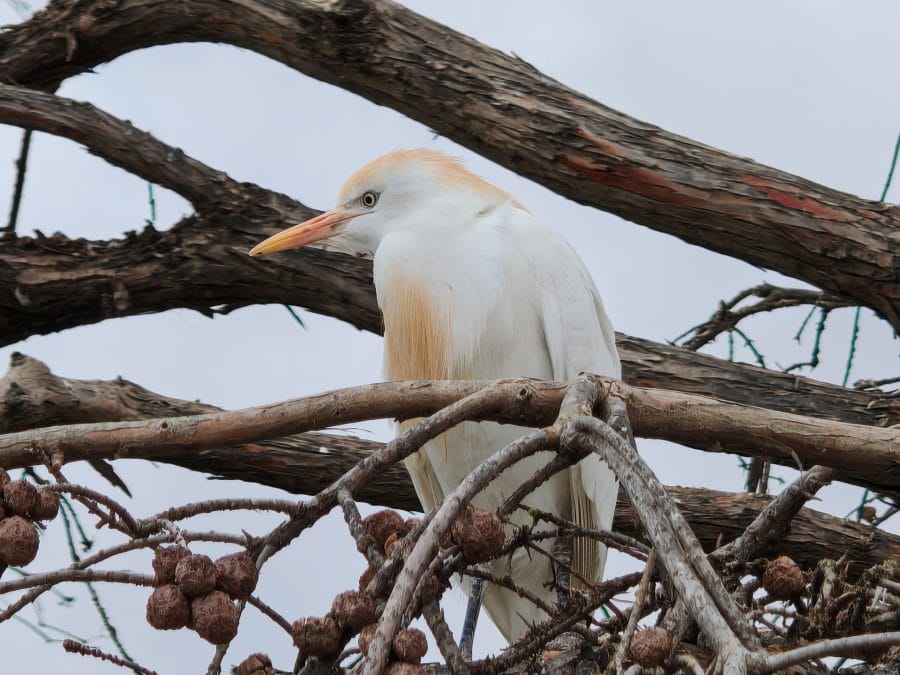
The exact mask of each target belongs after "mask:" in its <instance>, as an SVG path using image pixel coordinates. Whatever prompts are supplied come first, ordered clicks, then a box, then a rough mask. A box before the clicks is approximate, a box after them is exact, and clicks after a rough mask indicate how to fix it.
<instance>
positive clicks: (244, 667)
mask: <svg viewBox="0 0 900 675" xmlns="http://www.w3.org/2000/svg"><path fill="white" fill-rule="evenodd" d="M274 673H275V670H274V669H273V668H272V659H270V658H269V656H268V654H251V655H250V656H248V657H247V658H246V659H244V660H243V661H241V662H240V664H238V667H237V668H235V669H234V675H273V674H274Z"/></svg>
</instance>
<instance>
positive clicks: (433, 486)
mask: <svg viewBox="0 0 900 675" xmlns="http://www.w3.org/2000/svg"><path fill="white" fill-rule="evenodd" d="M418 421H419V420H407V421H405V422H401V423H400V424H398V425H397V435H398V436H399V435H400V434H402V433H404V432H405V431H408V430H409V429H411V428H412V427H413V426H415V424H416V423H417V422H418ZM431 442H432V443H435V442H443V443H445V444H446V442H447V441H446V439H444V437H443V436H439V437H438V438H436V439H434V440H432V441H431ZM403 463H404V465H405V466H406V470H407V472H408V473H409V477H410V479H411V480H412V483H413V487H414V488H415V490H416V496H418V498H419V501H420V502H422V509H423V512H424V513H428V512H429V511H431V509H433V508H434V507H435V506H437V505H438V504H440V503H441V502H442V501H444V491H443V490H442V489H441V485H440V483H439V482H438V479H437V476H435V474H434V467H433V466H432V465H431V461H430V460H429V459H428V453H427V452H426V451H425V449H424V448H422V449H420V450H418V451H417V452H414V453H413V454H411V455H409V456H408V457H407V458H406V459H404V460H403Z"/></svg>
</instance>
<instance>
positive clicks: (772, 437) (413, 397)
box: [0, 376, 900, 495]
mask: <svg viewBox="0 0 900 675" xmlns="http://www.w3.org/2000/svg"><path fill="white" fill-rule="evenodd" d="M591 377H592V378H594V379H595V380H596V381H597V382H598V383H599V384H600V386H602V387H603V388H604V390H605V391H608V392H609V393H611V394H613V395H615V396H616V397H618V398H620V399H622V400H623V401H624V402H625V404H626V405H627V407H628V416H629V417H630V419H631V422H632V424H633V427H634V433H635V435H638V436H644V437H648V438H663V439H668V440H674V441H676V442H679V443H682V444H684V445H687V446H689V447H694V448H698V449H700V450H705V451H707V452H732V453H739V454H751V455H755V456H759V457H765V458H766V459H769V460H771V461H773V462H776V463H779V464H786V465H788V466H797V465H801V466H803V465H805V466H811V465H814V464H821V465H823V466H830V467H834V468H836V469H839V470H840V472H839V474H838V475H837V478H838V479H840V480H843V481H847V482H851V483H856V484H858V485H863V486H865V487H867V488H871V489H873V490H875V491H878V492H882V493H889V494H894V495H897V494H900V476H898V475H897V472H896V468H897V466H898V465H900V429H898V428H894V427H891V428H887V429H884V428H880V427H867V426H862V425H857V424H846V423H843V422H835V421H833V420H819V419H815V418H812V417H802V416H799V415H792V414H790V413H783V412H779V411H773V410H768V409H765V408H757V407H751V406H745V405H740V404H735V403H730V402H724V401H723V402H720V401H716V400H714V399H710V398H706V397H702V396H696V395H694V394H683V393H679V392H671V391H667V390H664V389H644V388H640V387H632V386H629V385H627V384H624V383H623V382H620V381H618V380H609V379H608V378H602V377H598V376H591ZM568 388H569V384H568V383H565V382H544V381H541V380H534V379H530V378H517V379H506V380H493V381H485V382H470V381H432V382H424V381H416V382H388V383H380V384H369V385H364V386H358V387H352V388H348V389H338V390H335V391H330V392H324V393H321V394H316V395H314V396H307V397H304V398H299V399H294V400H291V401H284V402H281V403H274V404H270V405H264V406H258V407H255V408H246V409H243V410H236V411H233V412H217V413H209V414H200V415H193V416H181V417H174V418H171V417H170V418H166V419H153V420H147V421H146V422H130V421H125V422H102V423H94V424H79V425H67V426H54V427H47V428H43V429H40V430H32V431H22V432H15V433H11V434H6V435H5V436H3V437H0V466H3V467H5V468H16V467H20V466H31V465H34V464H41V463H45V462H48V461H49V462H51V463H52V464H54V465H55V464H57V463H59V464H62V463H65V462H72V461H78V460H97V459H102V460H105V459H127V458H144V459H146V458H147V457H148V455H153V456H154V457H155V456H158V455H165V454H173V453H176V454H177V453H179V452H183V451H185V450H193V451H198V452H203V451H206V450H210V449H213V448H216V447H220V446H222V445H235V444H246V443H253V442H257V441H259V440H265V439H270V438H278V437H281V436H287V435H292V434H298V433H303V432H306V431H316V430H321V429H326V428H328V427H331V426H335V425H340V424H352V423H357V422H361V421H364V420H372V419H381V418H396V419H400V420H406V419H413V418H417V417H424V416H427V415H434V414H436V413H437V412H438V411H440V410H441V409H443V408H445V407H447V406H450V405H452V404H455V403H456V402H457V401H459V400H460V399H462V398H464V397H466V396H469V395H473V394H476V393H484V392H490V395H491V401H490V404H489V405H487V406H483V407H482V408H480V409H479V412H478V413H477V414H474V415H472V416H470V417H467V418H465V419H472V420H491V421H496V422H500V423H502V424H517V425H523V426H531V427H540V426H546V425H549V424H552V423H553V420H554V419H555V418H556V415H557V412H558V411H559V406H560V404H561V403H562V399H563V396H564V394H565V392H566V391H567V390H568Z"/></svg>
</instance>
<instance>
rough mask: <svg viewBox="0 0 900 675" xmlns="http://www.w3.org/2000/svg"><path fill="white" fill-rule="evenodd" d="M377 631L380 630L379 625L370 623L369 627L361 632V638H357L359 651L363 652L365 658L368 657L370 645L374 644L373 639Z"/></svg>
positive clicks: (363, 628) (365, 627)
mask: <svg viewBox="0 0 900 675" xmlns="http://www.w3.org/2000/svg"><path fill="white" fill-rule="evenodd" d="M376 630H378V624H377V623H370V624H369V625H368V626H363V627H362V630H360V631H359V637H358V638H356V645H357V646H358V647H359V651H361V652H362V654H363V656H368V654H369V645H370V644H372V638H373V637H375V631H376Z"/></svg>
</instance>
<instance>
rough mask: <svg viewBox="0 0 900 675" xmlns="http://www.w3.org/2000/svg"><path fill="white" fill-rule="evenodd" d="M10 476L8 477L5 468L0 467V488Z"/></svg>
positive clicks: (9, 479)
mask: <svg viewBox="0 0 900 675" xmlns="http://www.w3.org/2000/svg"><path fill="white" fill-rule="evenodd" d="M11 480H12V478H10V477H9V474H8V473H7V471H6V469H0V488H2V487H3V486H4V485H6V484H7V483H8V482H9V481H11Z"/></svg>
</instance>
